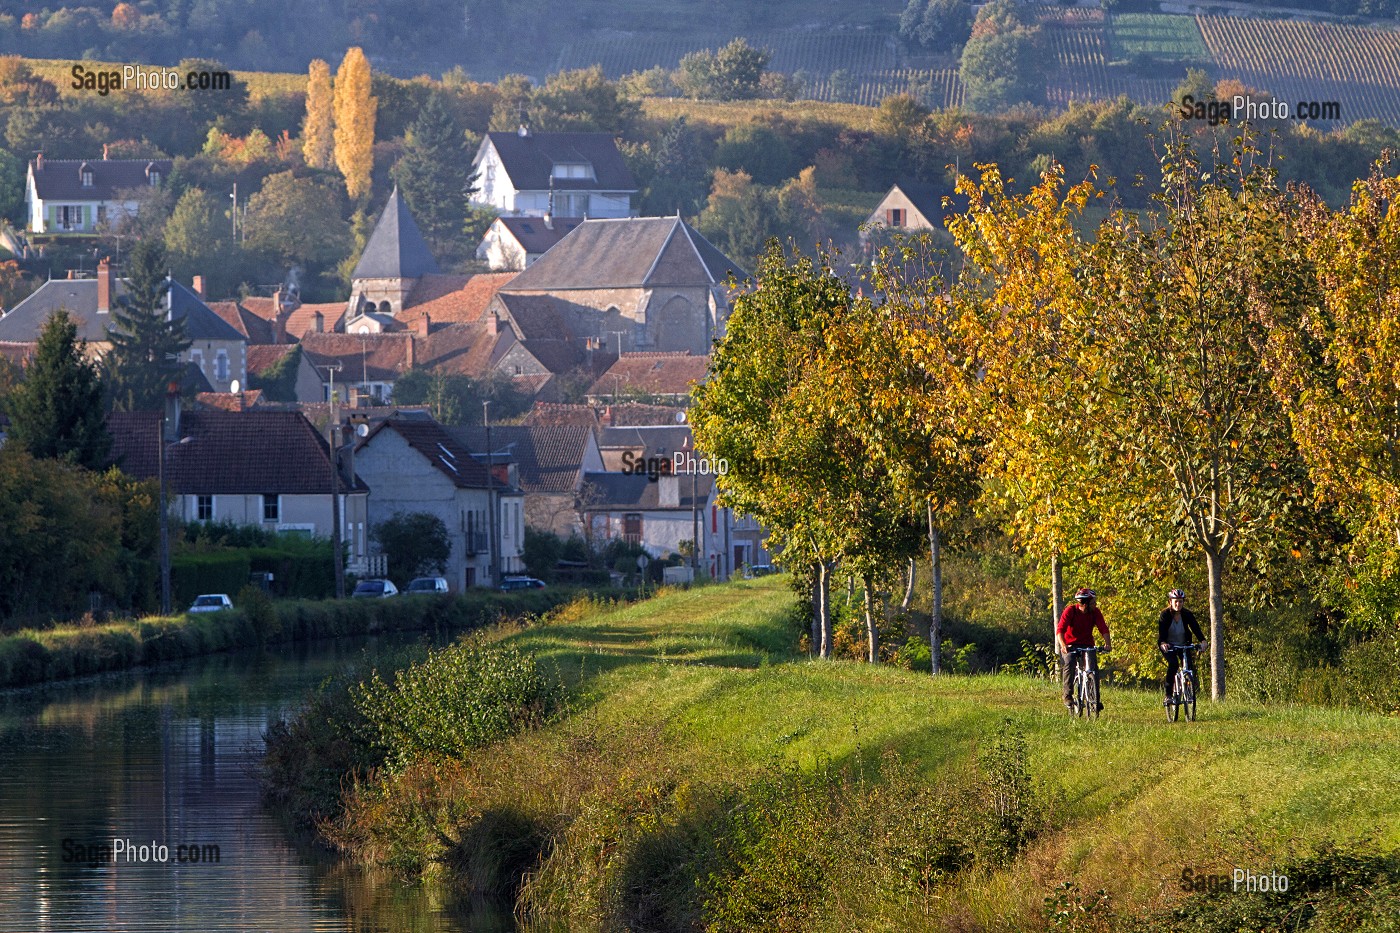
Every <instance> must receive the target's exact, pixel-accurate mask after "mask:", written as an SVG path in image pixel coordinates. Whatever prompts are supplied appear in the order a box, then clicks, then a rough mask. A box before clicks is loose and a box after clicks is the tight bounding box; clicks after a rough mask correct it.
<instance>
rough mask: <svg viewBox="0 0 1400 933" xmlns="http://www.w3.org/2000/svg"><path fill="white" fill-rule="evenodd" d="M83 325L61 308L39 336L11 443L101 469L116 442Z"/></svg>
mask: <svg viewBox="0 0 1400 933" xmlns="http://www.w3.org/2000/svg"><path fill="white" fill-rule="evenodd" d="M85 346H86V343H85V342H84V341H81V340H79V339H78V325H77V324H76V323H75V322H74V321H73V318H72V316H70V315H69V313H68V312H67V311H66V310H65V309H63V308H60V309H58V310H57V311H55V312H54V313H53V314H52V315H51V316H50V317H49V319H48V321H46V322H45V324H44V329H43V331H41V332H40V334H39V343H38V347H37V349H36V351H35V354H34V361H33V362H32V363H31V364H30V366H29V370H28V372H27V373H26V376H25V380H24V382H22V383H21V384H20V385H18V386H17V387H16V388H15V389H14V390H13V392H12V393H11V395H10V397H9V399H8V402H7V408H8V410H9V415H10V420H11V422H12V427H11V433H10V440H11V442H12V443H14V444H15V445H17V446H19V447H22V448H24V449H25V450H28V451H29V452H30V454H32V455H33V456H35V457H40V458H50V459H57V460H63V461H66V462H68V463H73V464H77V465H78V466H83V467H87V468H88V469H90V470H96V469H100V468H101V466H102V464H103V462H104V461H105V460H106V458H107V451H108V449H109V448H110V447H111V445H112V438H111V436H110V435H108V433H107V425H106V420H105V414H104V411H103V407H102V380H101V378H100V377H99V375H98V373H97V370H96V368H95V367H94V366H93V365H92V364H91V363H89V362H88V361H87V359H86V358H85V357H84V353H83V351H84V348H85Z"/></svg>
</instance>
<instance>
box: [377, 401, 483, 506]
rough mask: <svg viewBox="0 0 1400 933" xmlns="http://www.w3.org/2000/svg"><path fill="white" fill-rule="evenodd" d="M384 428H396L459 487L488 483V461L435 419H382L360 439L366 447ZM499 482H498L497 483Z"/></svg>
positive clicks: (471, 486)
mask: <svg viewBox="0 0 1400 933" xmlns="http://www.w3.org/2000/svg"><path fill="white" fill-rule="evenodd" d="M383 431H394V432H396V433H397V434H398V435H399V436H400V437H402V438H403V439H404V441H405V442H406V443H407V444H408V446H409V447H412V448H413V449H414V450H415V451H417V452H418V453H419V454H421V455H422V456H423V457H424V459H426V460H427V461H428V462H429V463H431V464H432V465H433V467H434V468H436V469H437V470H438V472H440V473H442V475H444V476H446V477H447V478H448V479H450V480H451V481H452V484H453V485H454V486H456V487H457V488H459V489H480V488H484V487H485V486H486V465H485V464H483V463H482V462H481V461H480V460H477V459H476V457H474V456H473V455H472V453H471V452H470V451H469V450H467V448H466V447H465V446H463V444H462V442H461V441H460V440H458V439H457V438H455V437H453V436H452V435H451V434H449V433H448V432H447V429H446V428H444V427H443V426H442V425H440V424H438V423H437V422H436V421H433V420H432V419H421V418H398V417H395V418H389V419H387V420H385V421H383V422H380V423H379V424H378V425H376V426H375V427H374V428H372V429H371V430H370V432H369V435H368V436H366V437H365V439H364V440H363V441H361V442H360V446H361V447H364V446H366V445H368V444H371V443H373V442H374V439H375V438H376V437H378V436H379V434H380V433H381V432H383ZM499 485H500V484H499V483H498V484H497V486H499Z"/></svg>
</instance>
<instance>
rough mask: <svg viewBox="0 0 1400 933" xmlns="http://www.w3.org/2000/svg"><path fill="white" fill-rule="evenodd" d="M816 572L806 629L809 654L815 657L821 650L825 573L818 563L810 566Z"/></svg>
mask: <svg viewBox="0 0 1400 933" xmlns="http://www.w3.org/2000/svg"><path fill="white" fill-rule="evenodd" d="M812 568H813V569H814V570H816V572H817V573H816V579H814V580H813V581H812V622H811V624H810V625H808V626H807V628H808V629H809V630H810V631H811V633H812V647H811V652H812V653H813V654H816V655H820V654H821V650H822V574H823V573H825V571H826V568H825V566H824V565H823V564H822V563H821V562H820V561H818V562H817V563H815V564H813V565H812Z"/></svg>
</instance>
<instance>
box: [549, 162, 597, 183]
mask: <svg viewBox="0 0 1400 933" xmlns="http://www.w3.org/2000/svg"><path fill="white" fill-rule="evenodd" d="M553 175H554V177H555V178H588V179H591V178H593V164H592V163H591V162H555V163H554V172H553Z"/></svg>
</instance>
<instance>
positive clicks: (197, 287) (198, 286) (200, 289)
mask: <svg viewBox="0 0 1400 933" xmlns="http://www.w3.org/2000/svg"><path fill="white" fill-rule="evenodd" d="M103 158H104V159H105V158H106V156H103ZM190 286H191V287H192V288H193V289H194V293H195V294H196V295H198V296H199V297H200V298H204V297H207V296H206V295H205V294H204V276H202V275H196V276H195V277H194V279H193V280H192V281H191V282H190Z"/></svg>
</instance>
